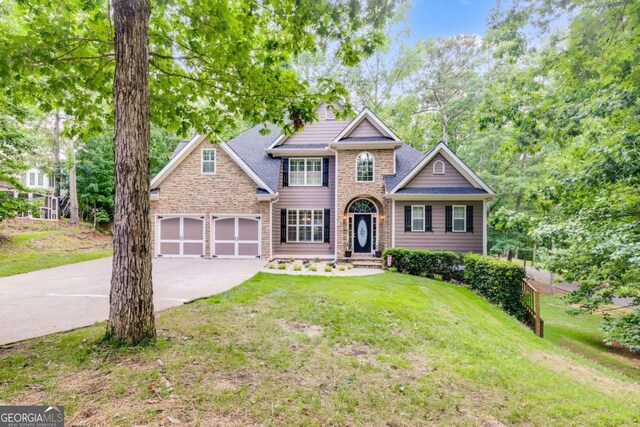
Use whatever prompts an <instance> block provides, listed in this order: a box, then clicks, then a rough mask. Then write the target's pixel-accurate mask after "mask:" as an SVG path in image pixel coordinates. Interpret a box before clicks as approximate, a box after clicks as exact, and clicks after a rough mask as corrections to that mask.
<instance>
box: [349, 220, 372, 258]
mask: <svg viewBox="0 0 640 427" xmlns="http://www.w3.org/2000/svg"><path fill="white" fill-rule="evenodd" d="M353 226H354V228H355V233H354V236H353V240H354V242H353V251H354V252H356V253H368V254H370V253H371V215H370V214H354V215H353Z"/></svg>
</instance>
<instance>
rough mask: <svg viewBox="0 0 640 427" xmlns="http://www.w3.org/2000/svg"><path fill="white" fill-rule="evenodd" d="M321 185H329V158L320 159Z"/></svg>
mask: <svg viewBox="0 0 640 427" xmlns="http://www.w3.org/2000/svg"><path fill="white" fill-rule="evenodd" d="M322 186H323V187H328V186H329V159H327V158H324V159H322Z"/></svg>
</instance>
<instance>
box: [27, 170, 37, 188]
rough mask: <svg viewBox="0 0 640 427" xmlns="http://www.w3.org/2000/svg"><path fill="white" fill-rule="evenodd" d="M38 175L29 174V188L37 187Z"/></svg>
mask: <svg viewBox="0 0 640 427" xmlns="http://www.w3.org/2000/svg"><path fill="white" fill-rule="evenodd" d="M36 175H37V174H36V173H35V172H29V186H30V187H35V186H36Z"/></svg>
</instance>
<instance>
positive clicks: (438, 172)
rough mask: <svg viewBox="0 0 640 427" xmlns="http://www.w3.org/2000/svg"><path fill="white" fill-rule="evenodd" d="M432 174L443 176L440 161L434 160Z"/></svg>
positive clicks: (442, 166) (441, 162)
mask: <svg viewBox="0 0 640 427" xmlns="http://www.w3.org/2000/svg"><path fill="white" fill-rule="evenodd" d="M433 174H434V175H444V162H443V161H442V160H436V161H435V162H434V163H433Z"/></svg>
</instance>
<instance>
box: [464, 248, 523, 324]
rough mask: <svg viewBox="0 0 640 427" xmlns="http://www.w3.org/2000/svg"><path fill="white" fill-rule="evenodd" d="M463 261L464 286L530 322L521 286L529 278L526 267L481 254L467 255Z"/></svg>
mask: <svg viewBox="0 0 640 427" xmlns="http://www.w3.org/2000/svg"><path fill="white" fill-rule="evenodd" d="M463 262H464V277H463V282H464V283H466V284H467V285H469V287H470V288H471V289H473V290H474V291H475V292H477V293H478V294H480V295H482V296H483V297H485V298H486V299H487V300H488V301H490V302H492V303H494V304H496V305H498V306H500V307H501V308H502V309H503V310H504V311H506V312H507V313H509V314H512V315H513V316H515V317H516V318H518V319H519V320H520V321H524V320H525V319H526V317H527V312H526V309H525V307H524V305H523V304H522V287H521V283H522V280H523V279H524V278H525V277H526V272H525V269H524V268H522V267H520V266H518V265H516V264H514V263H511V262H507V261H504V260H501V259H498V258H493V257H487V256H482V255H477V254H466V255H464V257H463Z"/></svg>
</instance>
